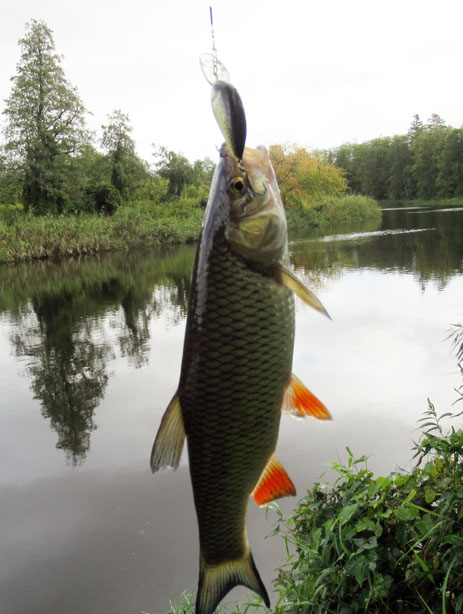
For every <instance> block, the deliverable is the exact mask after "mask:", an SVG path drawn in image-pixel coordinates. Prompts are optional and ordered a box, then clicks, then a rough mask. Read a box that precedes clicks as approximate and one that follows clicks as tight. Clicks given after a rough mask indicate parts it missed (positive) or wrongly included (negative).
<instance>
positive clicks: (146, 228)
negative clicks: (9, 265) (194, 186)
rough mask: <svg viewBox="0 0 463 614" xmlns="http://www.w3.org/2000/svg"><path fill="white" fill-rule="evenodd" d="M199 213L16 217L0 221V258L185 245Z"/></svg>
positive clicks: (132, 210)
mask: <svg viewBox="0 0 463 614" xmlns="http://www.w3.org/2000/svg"><path fill="white" fill-rule="evenodd" d="M203 213H204V211H203V210H202V209H201V208H199V207H183V208H182V207H177V209H176V208H172V209H170V210H169V211H168V212H167V208H164V207H161V206H156V207H151V208H147V207H140V206H129V205H128V206H125V207H121V208H120V209H119V210H118V211H117V212H116V213H115V214H114V215H113V216H111V217H106V216H102V215H90V214H87V215H79V216H37V217H35V216H31V215H24V214H21V215H17V216H16V217H15V218H14V219H10V220H9V221H8V222H5V221H3V222H2V221H0V262H19V261H27V260H34V259H45V258H66V257H70V256H78V255H82V254H95V253H97V252H107V251H116V250H128V249H132V248H136V247H142V246H147V247H150V246H157V245H165V244H168V243H178V244H179V243H186V242H189V241H195V240H196V239H197V237H198V233H199V229H200V226H201V220H202V217H203Z"/></svg>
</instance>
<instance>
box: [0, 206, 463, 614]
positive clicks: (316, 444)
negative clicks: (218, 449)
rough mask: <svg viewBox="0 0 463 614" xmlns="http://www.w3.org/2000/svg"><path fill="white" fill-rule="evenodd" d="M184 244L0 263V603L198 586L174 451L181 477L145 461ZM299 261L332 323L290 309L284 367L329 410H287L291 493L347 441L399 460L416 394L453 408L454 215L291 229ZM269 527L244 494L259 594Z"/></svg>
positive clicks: (134, 599) (14, 610)
mask: <svg viewBox="0 0 463 614" xmlns="http://www.w3.org/2000/svg"><path fill="white" fill-rule="evenodd" d="M194 252H195V247H194V246H186V247H181V248H171V249H168V250H161V251H158V252H152V251H146V252H135V253H131V254H128V255H127V254H113V255H105V256H100V257H97V258H92V259H81V260H74V261H70V262H65V263H60V264H58V263H52V262H39V263H33V264H28V265H20V266H15V267H3V268H1V269H0V385H1V391H2V394H1V397H0V424H1V428H0V517H1V519H2V522H1V524H0V545H1V548H0V611H1V612H8V613H11V614H20V613H21V614H26V613H27V614H30V613H31V612H34V613H37V614H41V613H44V614H45V613H46V614H58V612H59V613H60V614H61V613H62V612H67V613H68V614H82V613H87V612H88V613H92V614H93V613H98V614H100V613H101V614H106V613H107V614H110V613H111V614H129V613H134V614H135V613H137V612H139V611H145V612H149V613H152V614H154V613H158V612H167V610H168V602H169V597H171V598H173V599H175V598H176V597H178V595H179V594H180V593H181V592H182V591H183V590H188V591H192V590H194V589H195V588H196V581H197V559H198V544H197V529H196V522H195V516H194V509H193V503H192V495H191V487H190V484H189V476H188V468H187V460H186V455H184V457H183V459H182V463H181V466H180V468H179V470H178V471H177V472H171V471H168V470H165V471H163V472H160V473H158V474H156V476H152V475H151V472H150V470H149V466H148V460H149V454H150V450H151V446H152V443H153V438H154V435H155V433H156V430H157V427H158V425H159V422H160V419H161V416H162V414H163V412H164V409H165V407H166V406H167V404H168V402H169V400H170V398H171V396H172V395H173V393H174V392H175V389H176V385H177V381H178V375H179V368H180V361H181V353H182V345H183V335H184V327H185V316H186V306H187V297H188V293H189V289H190V275H191V269H192V267H193V260H194ZM291 258H292V263H293V267H294V268H295V270H296V271H297V273H298V275H299V276H300V277H302V278H304V279H305V281H306V282H307V283H308V284H309V285H310V287H311V288H313V289H314V290H315V291H316V293H317V295H318V296H319V297H320V299H321V300H322V302H323V303H324V305H325V307H326V308H327V309H328V311H329V313H330V315H331V317H332V321H329V320H328V319H326V318H323V317H322V316H320V315H319V314H318V313H316V312H315V311H313V310H310V309H309V308H307V307H306V306H304V305H302V304H301V303H299V302H298V303H297V322H296V347H295V354H294V372H295V373H296V374H297V375H298V376H299V377H300V378H301V379H302V380H303V381H304V382H305V383H306V384H307V385H308V386H309V387H310V388H311V389H312V390H313V392H314V393H315V394H317V395H318V396H319V397H320V398H321V399H322V400H323V401H324V403H325V404H326V405H327V406H328V407H329V409H330V410H331V412H332V414H333V418H334V419H333V422H331V423H329V424H321V423H317V422H315V421H313V420H307V421H302V422H300V421H295V420H292V419H290V418H287V417H285V418H284V419H283V421H282V427H281V435H280V440H279V449H278V456H279V458H280V459H281V460H282V462H283V464H284V465H285V467H286V469H287V470H288V472H289V474H290V475H291V477H292V478H293V480H294V482H295V484H296V487H297V489H298V494H299V495H303V494H304V492H305V489H306V488H307V487H309V486H310V485H311V484H312V483H313V481H314V480H316V479H318V478H319V476H320V475H321V473H322V472H323V471H324V470H325V469H326V464H327V463H329V462H331V461H333V460H338V459H339V458H341V459H345V457H346V454H345V446H347V445H348V446H350V447H351V448H352V449H353V451H354V453H356V454H358V455H361V454H368V455H371V458H370V461H369V463H370V466H371V467H372V468H373V469H374V470H375V471H377V472H378V473H385V472H389V471H391V470H393V469H395V468H396V467H397V466H405V465H406V464H407V463H408V461H409V459H410V458H411V456H412V452H411V447H412V440H413V439H416V438H417V436H418V432H417V431H416V426H417V420H418V419H419V418H420V417H421V415H422V413H423V411H424V410H425V409H426V405H427V398H428V397H429V398H431V399H432V401H433V402H434V403H435V405H436V407H437V408H439V409H440V410H441V411H447V410H449V409H451V408H452V403H453V402H454V401H455V399H456V393H455V391H454V387H455V386H457V385H458V383H459V379H458V375H457V372H456V371H457V370H456V362H455V358H454V356H453V355H452V352H451V347H450V344H449V342H448V341H445V338H446V336H447V334H448V330H449V327H450V325H451V323H453V322H457V321H461V320H462V319H463V316H462V312H463V307H462V297H463V207H456V208H449V209H440V210H439V209H435V208H400V207H393V208H390V209H388V210H385V211H384V214H383V220H382V221H377V222H367V223H364V224H360V225H356V226H352V227H351V226H348V225H343V226H342V227H340V228H331V229H329V230H328V231H327V232H323V231H321V230H315V231H312V232H310V233H308V232H300V233H297V234H294V235H293V236H292V242H291ZM231 300H232V297H231ZM211 496H213V493H211ZM294 503H295V500H294V499H292V500H285V501H283V502H282V507H283V509H284V510H286V511H288V510H290V509H291V506H293V505H294ZM271 529H272V526H271V523H270V522H268V523H266V521H265V512H264V511H263V510H260V509H257V508H256V507H255V506H254V504H253V503H251V505H250V512H249V533H250V541H251V545H252V548H253V551H254V555H255V558H256V562H257V565H258V567H259V569H260V570H261V571H262V575H263V577H264V581H265V582H266V584H267V586H268V587H269V588H270V587H271V578H272V577H273V575H274V572H273V570H274V568H275V567H276V566H277V565H278V564H279V563H280V560H281V558H282V556H283V551H284V549H283V545H282V544H280V542H279V540H278V538H271V539H265V536H266V535H268V534H269V533H270V531H271ZM245 594H246V591H244V590H243V591H241V589H235V590H234V591H233V593H231V595H230V598H231V599H232V598H235V597H236V598H240V597H242V596H245Z"/></svg>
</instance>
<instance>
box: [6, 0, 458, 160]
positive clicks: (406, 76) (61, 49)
mask: <svg viewBox="0 0 463 614" xmlns="http://www.w3.org/2000/svg"><path fill="white" fill-rule="evenodd" d="M212 6H213V12H214V26H215V39H216V47H217V52H218V57H219V59H220V60H221V61H222V62H223V63H224V64H225V66H226V67H227V68H228V70H229V73H230V77H231V82H232V83H233V84H234V85H235V87H236V88H237V89H238V91H239V92H240V95H241V98H242V99H243V103H244V107H245V111H246V116H247V122H248V139H247V145H248V146H252V147H253V146H256V145H258V144H260V143H262V144H264V145H270V144H272V143H277V142H278V143H282V142H296V143H298V144H300V145H302V146H304V147H308V148H309V149H320V148H330V147H335V146H337V145H340V144H342V143H344V142H348V141H350V142H362V141H365V140H369V139H373V138H376V137H378V136H390V135H393V134H405V133H406V132H407V130H408V126H409V124H410V122H411V120H412V116H413V114H414V113H418V114H419V115H420V117H421V119H422V120H426V119H427V118H428V117H430V115H431V113H438V114H439V115H440V116H441V117H442V118H443V119H444V120H445V122H446V123H447V124H448V125H452V126H455V127H460V126H461V125H462V123H463V78H462V73H463V35H462V23H463V19H462V18H463V2H462V1H461V0H440V2H436V1H435V0H434V1H433V2H430V1H427V0H388V1H387V2H385V1H383V2H378V1H377V0H367V1H363V0H318V1H317V2H315V1H314V0H312V1H309V0H305V1H304V0H279V1H275V0H247V2H237V1H235V2H233V1H231V0H213V1H212ZM31 19H39V20H43V21H45V23H46V24H47V25H48V26H49V27H50V28H51V29H52V31H53V35H54V40H55V44H56V50H57V52H58V53H59V54H61V55H63V56H64V60H63V68H64V70H65V74H66V77H67V78H68V80H69V81H70V82H71V83H72V85H74V86H76V87H77V89H78V92H79V95H80V97H81V99H82V101H83V102H84V104H85V106H86V107H87V109H88V111H90V112H91V113H92V114H93V115H91V116H89V117H88V125H89V127H91V128H92V129H94V130H96V131H97V133H98V134H101V132H100V126H101V124H104V123H106V121H107V115H108V114H109V113H111V112H112V111H113V110H114V109H121V110H122V111H123V112H124V113H127V114H128V115H129V118H130V121H131V124H132V126H133V137H134V139H135V142H136V145H137V152H138V154H139V155H140V156H141V157H143V158H144V159H146V160H147V161H148V162H151V161H152V143H157V144H161V145H165V146H166V147H168V148H169V149H173V150H174V151H176V152H182V153H183V154H184V155H186V156H187V157H188V158H189V159H190V160H194V159H197V158H204V157H205V156H209V157H211V158H212V159H213V160H215V159H216V158H217V152H216V147H217V146H220V144H221V142H222V138H221V135H220V132H219V129H218V127H217V125H216V123H215V120H214V118H213V115H212V111H211V106H210V86H209V85H208V83H207V82H206V80H205V79H204V77H203V75H202V73H201V70H200V67H199V60H198V57H199V55H200V54H201V53H204V52H209V51H210V50H211V35H210V23H209V1H208V0H124V1H122V0H14V1H13V0H11V1H7V0H3V1H2V2H0V108H1V107H3V101H4V99H5V98H6V97H8V95H9V92H10V88H11V82H10V77H11V76H12V75H14V74H15V72H16V64H17V62H18V60H19V55H20V49H19V46H18V40H19V39H20V38H21V37H23V36H24V34H25V28H26V22H27V21H29V20H31ZM2 121H3V120H2Z"/></svg>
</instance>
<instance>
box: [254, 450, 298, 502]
mask: <svg viewBox="0 0 463 614" xmlns="http://www.w3.org/2000/svg"><path fill="white" fill-rule="evenodd" d="M295 494H296V489H295V487H294V484H293V483H292V481H291V478H290V477H289V475H288V474H287V473H286V471H285V469H284V467H283V465H282V464H281V463H280V461H279V460H278V459H277V457H276V456H275V454H273V455H272V456H271V457H270V460H269V461H268V463H267V465H266V466H265V469H264V471H263V472H262V475H261V476H260V478H259V481H258V482H257V486H256V487H255V488H254V490H253V491H252V495H253V497H254V501H255V502H256V503H257V505H266V504H267V503H270V502H271V501H274V500H275V499H279V498H280V497H290V496H294V495H295Z"/></svg>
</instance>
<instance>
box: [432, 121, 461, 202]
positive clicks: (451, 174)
mask: <svg viewBox="0 0 463 614" xmlns="http://www.w3.org/2000/svg"><path fill="white" fill-rule="evenodd" d="M437 189H438V192H439V194H440V196H443V197H453V196H462V195H463V128H449V129H448V130H447V133H446V135H445V141H444V146H443V149H442V152H441V155H440V158H439V174H438V176H437Z"/></svg>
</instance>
